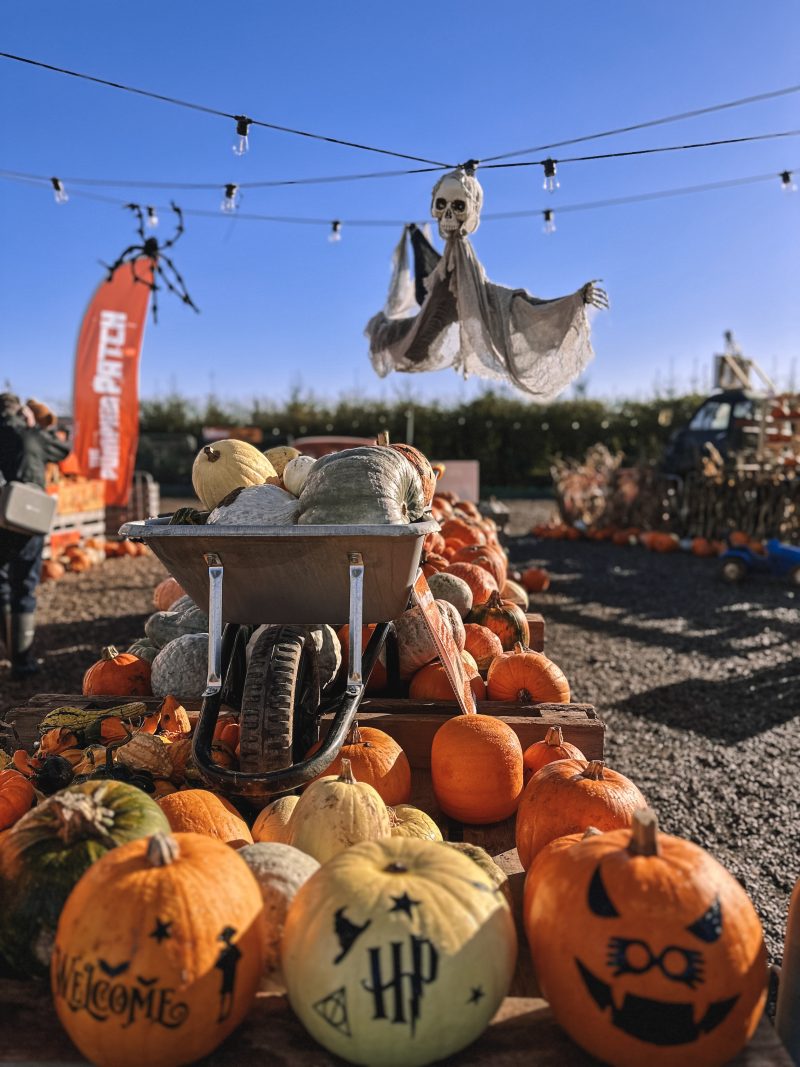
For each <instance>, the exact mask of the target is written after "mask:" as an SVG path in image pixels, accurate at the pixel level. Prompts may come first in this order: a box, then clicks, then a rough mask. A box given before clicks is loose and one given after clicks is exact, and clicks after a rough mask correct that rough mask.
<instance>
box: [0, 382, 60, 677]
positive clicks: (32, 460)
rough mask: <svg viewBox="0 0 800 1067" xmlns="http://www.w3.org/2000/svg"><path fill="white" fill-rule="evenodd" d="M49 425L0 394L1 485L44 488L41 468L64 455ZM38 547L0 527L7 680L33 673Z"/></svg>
mask: <svg viewBox="0 0 800 1067" xmlns="http://www.w3.org/2000/svg"><path fill="white" fill-rule="evenodd" d="M40 407H41V408H44V406H43V405H40ZM44 413H47V409H44ZM50 414H52V413H50ZM54 422H55V419H54V418H53V419H52V421H50V420H48V419H47V418H46V417H44V414H43V412H41V411H40V412H39V413H38V414H37V415H34V413H33V411H31V409H30V408H29V407H25V406H23V405H22V404H20V401H19V398H18V397H16V396H14V395H13V393H0V474H2V475H3V478H4V479H5V481H7V482H27V483H28V484H30V485H38V486H39V487H40V488H42V489H43V488H44V485H45V466H46V464H48V463H58V462H59V461H60V460H62V459H65V458H66V457H67V456H68V455H69V451H70V448H69V445H67V444H66V443H65V442H64V441H61V440H59V439H58V437H56V435H55V433H54V432H53V430H52V429H51V428H44V427H45V426H52V425H53V424H54ZM43 547H44V537H43V536H42V535H41V534H33V535H30V534H24V533H16V532H14V531H11V530H5V529H3V528H2V527H0V620H2V634H3V636H4V638H5V644H6V649H7V651H8V655H9V657H10V659H11V677H12V679H19V678H24V677H26V676H27V675H29V674H33V673H34V672H35V671H37V670H38V669H39V668H38V665H37V663H36V658H35V656H34V654H33V637H34V632H35V614H36V587H37V586H38V584H39V578H40V576H41V570H42V549H43Z"/></svg>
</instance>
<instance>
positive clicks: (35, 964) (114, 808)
mask: <svg viewBox="0 0 800 1067" xmlns="http://www.w3.org/2000/svg"><path fill="white" fill-rule="evenodd" d="M168 829H169V824H168V822H167V820H166V818H165V816H164V814H163V812H161V811H160V810H159V807H158V805H157V804H156V803H155V802H154V801H152V800H151V799H150V798H149V797H148V796H147V795H146V794H145V793H143V792H142V790H141V789H137V788H136V787H135V786H133V785H128V784H127V783H124V782H115V781H92V782H83V783H81V784H79V785H71V786H70V787H69V788H68V789H63V790H61V792H59V793H56V794H55V796H52V797H48V799H47V800H45V801H43V802H42V803H41V804H39V805H37V807H35V808H34V809H33V810H32V811H29V812H28V814H27V815H23V817H22V818H21V819H20V820H19V821H18V822H17V823H15V825H14V826H12V827H11V829H10V830H9V831H8V832H7V833H6V834H5V835H4V837H3V841H2V845H0V956H2V957H3V959H4V960H5V961H6V963H7V965H8V966H9V967H10V969H11V970H13V971H14V972H15V973H17V974H21V975H25V976H28V977H30V976H34V975H41V974H44V973H46V970H47V968H48V967H49V965H50V953H51V950H52V945H53V937H54V935H55V930H56V924H57V922H58V917H59V915H60V913H61V909H62V908H63V906H64V901H65V900H66V899H67V897H68V896H69V894H70V893H71V892H72V889H73V888H74V886H75V883H76V882H77V881H78V879H79V878H80V877H81V875H82V874H83V873H84V871H86V870H87V869H88V868H89V867H90V866H91V865H92V864H93V863H94V862H95V861H97V860H98V859H99V858H100V857H101V856H103V855H105V853H106V852H108V851H109V849H113V848H115V847H116V846H117V845H122V844H125V843H127V842H129V841H133V840H135V839H136V838H139V837H144V836H146V835H148V834H153V833H157V832H159V831H167V830H168Z"/></svg>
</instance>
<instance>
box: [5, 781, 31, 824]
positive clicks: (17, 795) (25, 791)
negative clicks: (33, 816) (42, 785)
mask: <svg viewBox="0 0 800 1067" xmlns="http://www.w3.org/2000/svg"><path fill="white" fill-rule="evenodd" d="M35 800H36V794H35V793H34V791H33V786H32V785H31V783H30V782H29V781H28V779H27V778H26V777H25V775H24V774H20V773H19V771H15V770H6V771H0V830H7V829H8V828H9V826H13V825H14V823H15V822H16V821H17V820H18V819H21V818H22V816H23V815H24V814H25V813H26V812H27V811H30V809H31V808H32V807H33V804H34V801H35Z"/></svg>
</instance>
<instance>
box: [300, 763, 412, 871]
mask: <svg viewBox="0 0 800 1067" xmlns="http://www.w3.org/2000/svg"><path fill="white" fill-rule="evenodd" d="M391 832H392V824H391V820H390V817H389V810H388V808H387V807H386V805H385V804H384V802H383V800H382V799H381V796H380V794H379V793H378V791H377V790H376V789H373V788H372V786H371V785H368V784H367V782H357V781H356V779H355V778H354V776H353V772H352V769H351V767H350V760H348V759H343V760H342V772H341V774H339V775H338V776H337V775H333V774H328V775H326V776H325V777H324V778H318V779H317V780H316V781H315V782H312V783H311V785H310V786H309V787H308V788H307V789H306V791H305V793H303V795H302V796H301V797H300V800H299V802H298V804H297V806H296V807H295V809H294V811H293V812H292V817H291V819H290V820H289V826H288V827H287V834H286V842H287V844H289V845H294V847H295V848H299V849H301V851H303V852H307V853H308V855H309V856H313V857H314V858H315V859H317V860H319V862H320V863H325V862H326V861H327V860H329V859H330V858H331V856H335V855H336V854H337V852H341V851H343V850H344V849H346V848H349V847H350V845H354V844H356V843H357V842H358V841H374V840H377V839H378V838H381V837H389V836H390V834H391Z"/></svg>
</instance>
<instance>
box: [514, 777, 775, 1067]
mask: <svg viewBox="0 0 800 1067" xmlns="http://www.w3.org/2000/svg"><path fill="white" fill-rule="evenodd" d="M553 766H557V764H554V765H553ZM540 873H541V877H539V878H538V880H537V884H536V885H535V887H534V889H533V891H532V892H531V894H530V898H529V901H528V907H527V908H526V909H525V912H524V922H525V927H526V931H527V934H528V937H529V941H530V946H531V952H532V955H533V962H534V967H535V970H536V976H537V978H538V980H539V983H540V985H541V988H542V993H543V995H544V996H545V997H546V999H547V1001H548V1002H549V1005H550V1007H551V1009H552V1011H553V1015H554V1017H555V1020H556V1022H557V1023H559V1024H560V1025H561V1026H562V1027H563V1028H564V1029H565V1030H566V1031H567V1033H568V1034H569V1035H570V1037H572V1038H573V1040H574V1041H576V1042H577V1044H578V1045H580V1046H582V1047H583V1048H584V1049H585V1050H586V1051H587V1052H589V1053H590V1054H591V1055H592V1057H597V1058H598V1059H600V1060H602V1061H603V1062H604V1063H611V1064H615V1065H617V1067H641V1065H642V1064H648V1065H652V1067H684V1065H686V1064H696V1065H701V1064H703V1065H706V1064H707V1065H711V1064H723V1063H731V1062H733V1060H734V1058H736V1059H738V1057H737V1053H738V1052H739V1051H740V1049H742V1048H743V1047H744V1045H746V1044H747V1042H748V1040H749V1039H750V1037H751V1036H752V1034H753V1032H754V1031H755V1029H756V1026H757V1025H758V1022H759V1019H760V1017H761V1013H762V1011H763V1008H764V1002H765V999H766V988H767V956H766V950H765V947H764V940H763V934H762V930H761V924H760V922H759V920H758V916H757V915H756V913H755V910H754V908H753V906H752V904H751V903H750V901H749V900H748V898H747V895H746V893H745V891H744V890H743V889H742V887H741V886H740V885H739V883H738V882H737V880H736V879H735V878H733V877H732V876H731V875H730V874H729V873H728V872H727V871H726V870H725V869H724V867H722V866H721V865H720V864H719V863H717V862H716V860H714V859H713V858H712V857H711V856H709V855H708V853H706V852H704V851H703V849H701V848H699V847H698V846H697V845H695V844H692V843H691V842H689V841H683V840H681V839H680V838H677V837H670V836H669V835H667V834H661V833H658V832H657V823H656V819H655V815H654V813H653V812H650V811H644V812H636V813H635V815H634V816H633V826H632V829H631V830H629V829H619V830H615V831H612V832H611V833H603V834H598V835H591V836H589V837H587V838H586V839H585V840H582V841H579V842H577V843H576V844H573V845H572V846H571V847H566V848H561V849H560V850H559V851H558V852H556V853H554V854H552V855H551V856H550V858H549V863H548V864H547V870H546V871H544V870H542V871H541V872H540Z"/></svg>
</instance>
